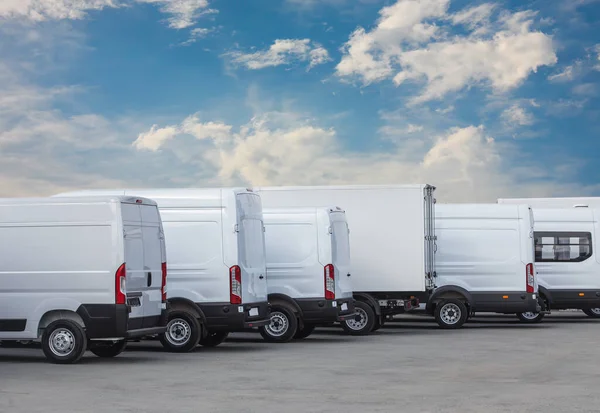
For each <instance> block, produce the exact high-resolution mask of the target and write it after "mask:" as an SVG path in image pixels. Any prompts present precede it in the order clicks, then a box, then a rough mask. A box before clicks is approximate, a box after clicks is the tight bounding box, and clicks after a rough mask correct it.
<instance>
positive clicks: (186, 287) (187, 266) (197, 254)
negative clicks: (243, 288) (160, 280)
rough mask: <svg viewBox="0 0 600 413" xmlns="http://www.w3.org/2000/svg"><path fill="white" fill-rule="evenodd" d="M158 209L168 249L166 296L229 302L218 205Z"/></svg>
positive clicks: (227, 270) (227, 273)
mask: <svg viewBox="0 0 600 413" xmlns="http://www.w3.org/2000/svg"><path fill="white" fill-rule="evenodd" d="M160 211H161V212H160V213H161V217H162V222H163V228H164V233H165V241H166V248H167V273H168V287H167V297H168V298H174V297H180V298H185V299H188V300H191V301H192V302H194V303H202V302H215V303H218V302H221V303H225V302H229V279H228V276H229V269H228V267H227V266H226V265H225V263H224V262H223V240H222V229H221V225H222V221H221V208H213V207H211V208H194V209H177V208H161V210H160ZM231 233H233V230H232V231H231Z"/></svg>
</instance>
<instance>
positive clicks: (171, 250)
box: [61, 188, 269, 352]
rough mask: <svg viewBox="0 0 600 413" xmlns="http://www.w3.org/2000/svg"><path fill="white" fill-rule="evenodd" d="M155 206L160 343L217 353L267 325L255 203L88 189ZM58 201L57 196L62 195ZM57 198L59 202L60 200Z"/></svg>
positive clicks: (193, 194) (220, 193)
mask: <svg viewBox="0 0 600 413" xmlns="http://www.w3.org/2000/svg"><path fill="white" fill-rule="evenodd" d="M90 193H95V194H98V193H102V194H135V195H136V196H138V195H139V196H144V197H147V198H151V199H153V200H155V201H156V202H157V203H158V207H159V210H160V214H161V217H162V222H163V226H164V231H165V238H166V245H167V257H168V260H167V268H168V271H169V282H168V285H167V291H168V293H167V298H168V301H169V303H170V305H171V308H170V310H169V323H168V325H167V331H166V333H165V334H164V335H162V336H161V338H160V339H161V343H162V344H163V346H164V347H165V348H167V349H169V350H170V351H176V352H185V351H189V350H191V349H193V348H195V347H196V346H197V345H198V343H200V344H201V345H203V346H217V345H219V344H220V343H222V342H223V341H224V340H225V339H226V338H227V336H228V334H229V332H232V331H243V330H245V329H248V328H253V327H260V326H263V325H265V324H267V323H269V304H268V301H267V279H266V266H265V242H264V226H263V221H262V205H261V200H260V197H259V196H258V195H257V194H255V193H253V192H252V191H251V190H247V189H242V188H215V189H177V188H175V189H118V190H89V191H80V192H75V193H68V194H66V195H67V196H75V195H86V194H90ZM63 195H64V194H63ZM63 195H61V196H63Z"/></svg>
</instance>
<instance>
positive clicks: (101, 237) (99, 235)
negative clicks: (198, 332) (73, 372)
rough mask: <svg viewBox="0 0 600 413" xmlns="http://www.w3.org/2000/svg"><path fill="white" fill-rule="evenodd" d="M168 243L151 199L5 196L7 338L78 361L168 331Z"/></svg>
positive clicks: (1, 241)
mask: <svg viewBox="0 0 600 413" xmlns="http://www.w3.org/2000/svg"><path fill="white" fill-rule="evenodd" d="M164 263H165V244H164V236H163V232H162V226H161V221H160V215H159V213H158V209H157V207H156V203H154V202H152V201H150V200H147V199H144V198H131V197H117V196H113V197H85V198H75V199H69V198H63V199H58V198H23V199H17V198H15V199H0V341H30V340H41V345H42V349H43V351H44V354H45V355H46V357H47V358H48V359H49V360H51V361H53V362H55V363H75V362H77V361H78V360H79V359H80V358H81V357H82V356H83V354H84V353H85V351H86V349H89V350H91V351H92V352H93V353H94V354H96V355H97V356H99V357H114V356H116V355H118V354H119V353H121V352H122V351H123V349H124V348H125V345H126V340H127V339H131V338H135V337H141V336H145V335H149V334H159V333H162V332H164V331H165V327H164V326H165V324H166V291H165V283H166V266H165V264H164Z"/></svg>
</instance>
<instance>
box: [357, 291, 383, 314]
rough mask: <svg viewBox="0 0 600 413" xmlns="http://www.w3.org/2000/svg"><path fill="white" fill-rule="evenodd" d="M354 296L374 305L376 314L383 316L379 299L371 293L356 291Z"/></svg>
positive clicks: (358, 299)
mask: <svg viewBox="0 0 600 413" xmlns="http://www.w3.org/2000/svg"><path fill="white" fill-rule="evenodd" d="M353 296H354V299H355V300H356V301H361V302H363V303H365V304H369V305H370V306H371V307H373V310H374V311H375V315H376V316H381V307H380V306H379V301H377V300H376V299H375V297H373V296H372V295H371V294H366V293H354V294H353Z"/></svg>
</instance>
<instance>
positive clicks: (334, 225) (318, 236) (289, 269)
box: [260, 207, 354, 341]
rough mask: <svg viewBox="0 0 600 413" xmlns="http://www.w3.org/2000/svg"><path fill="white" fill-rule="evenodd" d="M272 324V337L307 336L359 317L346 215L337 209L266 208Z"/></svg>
mask: <svg viewBox="0 0 600 413" xmlns="http://www.w3.org/2000/svg"><path fill="white" fill-rule="evenodd" d="M263 217H264V222H265V240H266V250H267V287H268V291H269V300H270V301H272V302H276V304H273V306H272V307H271V323H270V324H269V325H266V326H264V327H261V330H260V332H261V334H262V336H263V337H264V338H265V339H266V340H267V341H289V340H290V339H292V338H298V339H302V338H306V337H308V336H309V335H310V334H311V333H312V332H313V330H314V329H315V327H316V326H320V325H326V324H329V323H335V322H336V321H344V320H346V319H349V318H352V319H353V318H354V299H353V298H352V282H351V275H350V243H349V238H348V231H349V230H348V223H347V222H346V214H345V213H344V211H343V210H342V209H341V208H339V207H332V208H321V207H313V208H269V209H263Z"/></svg>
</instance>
